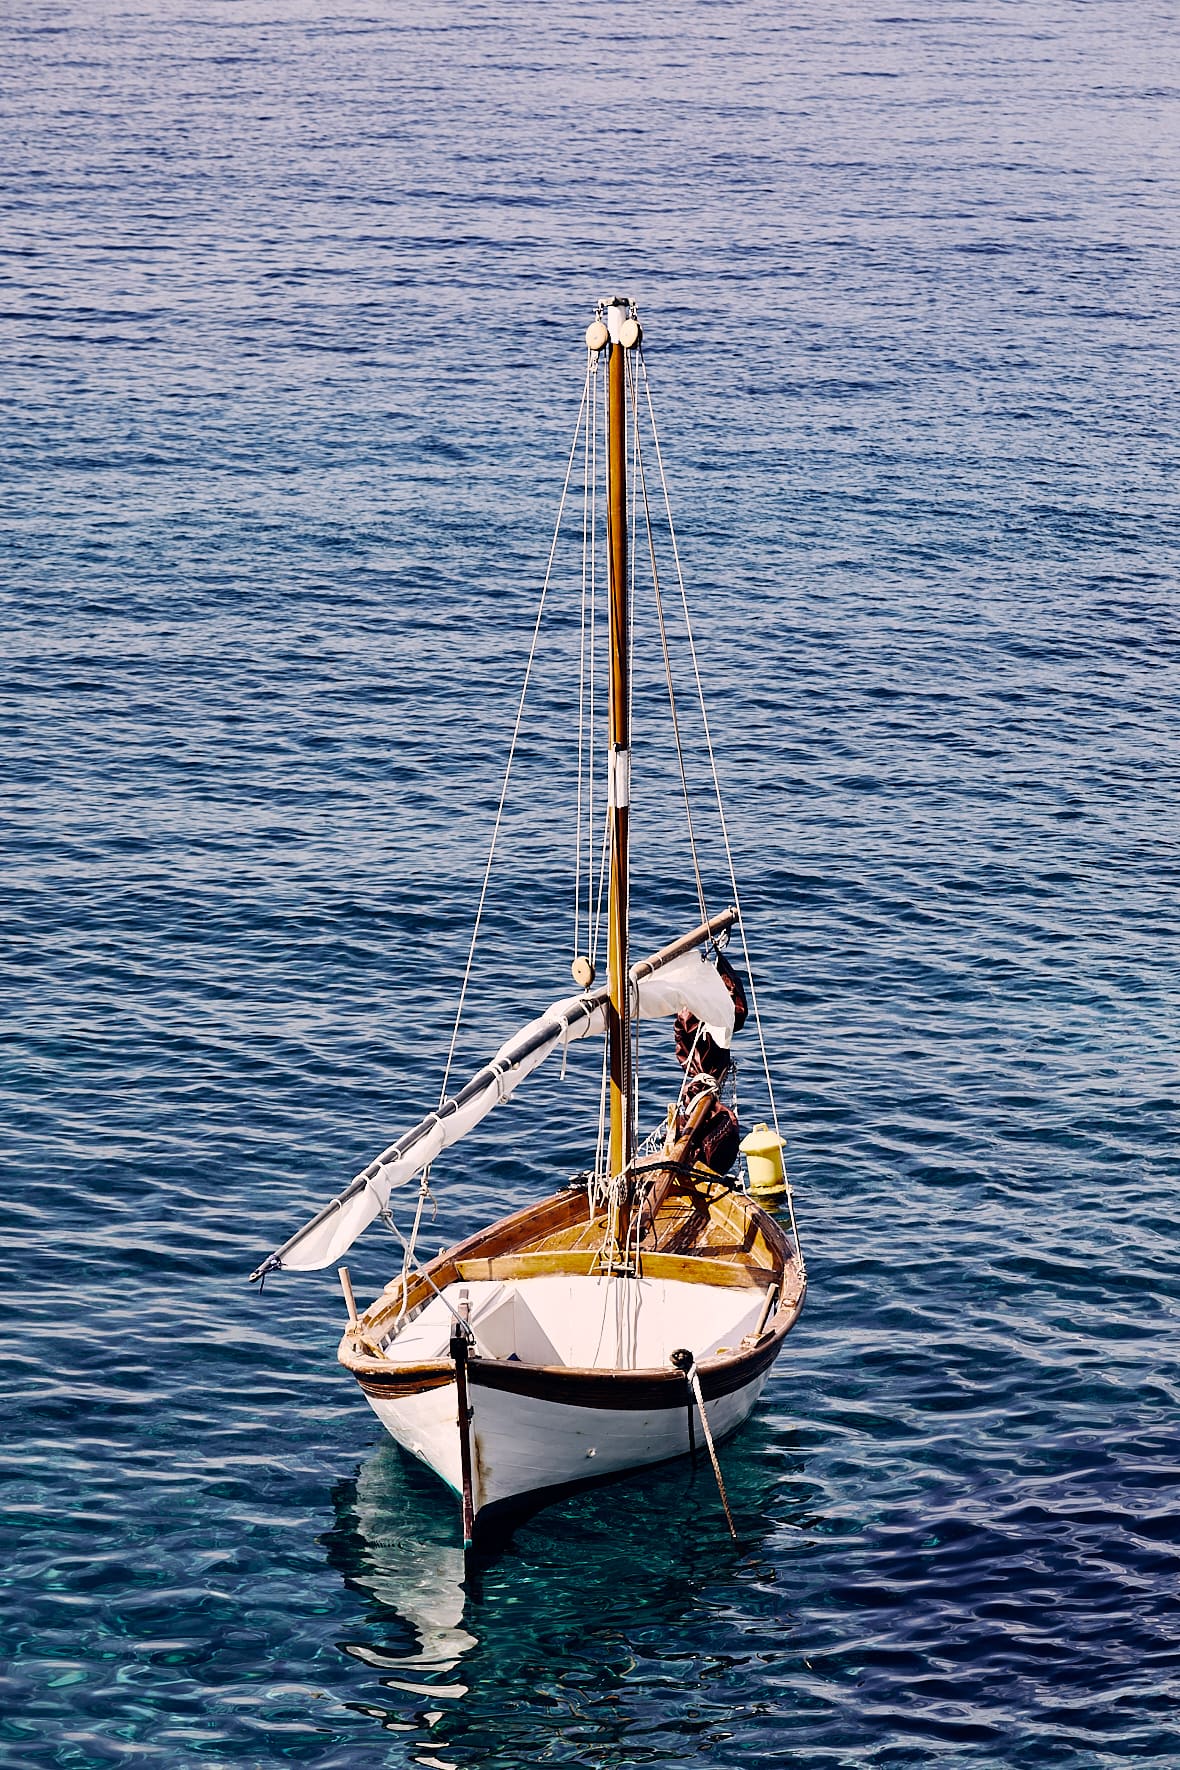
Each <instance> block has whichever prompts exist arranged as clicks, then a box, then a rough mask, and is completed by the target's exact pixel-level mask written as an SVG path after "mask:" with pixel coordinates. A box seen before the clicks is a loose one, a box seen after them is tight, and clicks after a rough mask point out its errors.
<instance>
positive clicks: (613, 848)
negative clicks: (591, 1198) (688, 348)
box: [605, 297, 640, 1178]
mask: <svg viewBox="0 0 1180 1770" xmlns="http://www.w3.org/2000/svg"><path fill="white" fill-rule="evenodd" d="M605 317H606V327H607V332H608V335H609V339H610V342H609V345H608V347H607V351H608V354H607V400H606V411H607V501H606V546H607V581H608V588H609V600H610V696H609V703H608V735H609V742H610V748H609V756H610V794H609V801H610V887H609V912H608V922H607V988H608V990H609V992H610V1006H609V1008H608V1010H607V1065H608V1075H609V1081H610V1146H609V1173H610V1175H611V1177H612V1178H613V1177H614V1176H615V1175H617V1174H621V1173H623V1172H624V1170H625V1169H626V1168H627V1167H628V1165H629V1164H630V1161H631V1157H632V1155H633V1153H634V1149H635V1132H634V1126H633V1123H632V1111H633V1101H632V1088H631V991H630V987H629V973H630V962H629V955H628V879H627V859H628V840H629V825H630V816H631V674H630V661H631V660H630V650H631V611H630V597H629V591H630V586H629V584H628V581H627V362H626V357H627V352H628V351H629V350H631V349H633V348H634V346H635V345H636V344H638V342H639V337H640V332H639V323H638V321H637V320H636V319H635V317H634V313H633V310H632V305H631V303H630V302H629V301H627V300H624V299H621V298H619V297H616V298H615V299H614V300H613V301H611V302H610V304H609V305H608V307H607V309H606V316H605Z"/></svg>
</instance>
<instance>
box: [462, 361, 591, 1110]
mask: <svg viewBox="0 0 1180 1770" xmlns="http://www.w3.org/2000/svg"><path fill="white" fill-rule="evenodd" d="M590 377H591V366H590V361H589V358H587V361H586V380H585V383H584V384H583V387H582V403H581V405H580V406H579V407H578V417H577V422H576V423H575V425H574V440H573V442H572V443H571V444H570V452H569V459H568V461H567V462H566V465H565V480H564V482H563V484H562V488H561V502H560V504H559V505H558V507H557V521H556V523H555V524H554V527H553V540H552V542H551V543H550V546H549V558H548V561H547V563H546V566H545V578H544V582H543V583H542V585H541V600H540V603H539V605H538V607H537V618H536V620H535V621H534V623H533V636H532V640H531V641H530V644H529V655H528V661H527V663H526V664H525V671H524V682H523V683H522V684H521V689H520V702H519V705H518V706H517V709H516V722H515V724H514V725H513V727H512V741H511V743H510V744H509V746H508V762H507V765H506V766H505V769H504V783H503V785H502V786H501V788H500V803H499V804H498V805H497V807H496V821H495V823H494V824H493V826H492V840H491V845H490V847H489V849H488V863H487V866H486V867H485V868H484V874H483V884H482V886H481V887H480V893H479V903H478V905H477V906H476V911H475V927H474V928H473V929H472V931H471V946H470V948H469V949H468V953H467V964H466V967H465V969H464V972H463V987H462V989H461V990H460V991H459V1006H458V1008H457V1009H456V1011H455V1026H454V1030H453V1031H452V1033H451V1044H450V1049H449V1050H448V1052H447V1063H446V1068H445V1070H444V1071H443V1079H442V1088H441V1089H440V1091H439V1096H438V1103H439V1106H440V1107H441V1106H442V1104H443V1102H444V1101H445V1099H446V1097H447V1083H448V1082H449V1081H450V1078H451V1065H452V1063H453V1062H454V1061H455V1047H456V1045H457V1044H458V1041H459V1027H460V1024H461V1023H462V1019H463V1007H464V1004H465V1003H466V1001H467V986H468V985H469V983H470V982H471V967H472V965H473V964H474V962H475V944H476V941H477V940H478V939H479V930H480V924H481V923H482V921H483V907H484V902H485V900H486V898H487V894H488V881H489V880H490V878H491V876H492V862H493V860H494V859H495V857H496V842H497V840H498V838H499V835H500V825H501V823H502V822H503V818H504V806H505V803H506V801H507V798H508V783H509V781H510V780H511V778H512V764H513V761H514V759H515V756H516V744H517V740H518V738H519V737H520V726H521V721H522V719H523V718H524V704H525V700H526V698H527V696H528V692H529V682H530V680H531V678H532V673H533V661H534V659H535V658H536V655H537V639H538V637H539V635H540V632H541V617H542V616H543V615H544V613H545V599H546V597H547V596H548V594H549V580H550V578H551V577H552V575H553V560H554V556H555V554H556V552H557V538H558V536H559V534H560V533H561V519H562V516H563V515H564V513H565V500H566V494H567V492H568V491H569V484H570V475H571V474H572V473H573V470H574V456H575V454H576V453H577V448H578V437H579V435H580V434H581V429H582V418H583V416H584V414H585V411H586V403H587V398H588V394H589V387H590Z"/></svg>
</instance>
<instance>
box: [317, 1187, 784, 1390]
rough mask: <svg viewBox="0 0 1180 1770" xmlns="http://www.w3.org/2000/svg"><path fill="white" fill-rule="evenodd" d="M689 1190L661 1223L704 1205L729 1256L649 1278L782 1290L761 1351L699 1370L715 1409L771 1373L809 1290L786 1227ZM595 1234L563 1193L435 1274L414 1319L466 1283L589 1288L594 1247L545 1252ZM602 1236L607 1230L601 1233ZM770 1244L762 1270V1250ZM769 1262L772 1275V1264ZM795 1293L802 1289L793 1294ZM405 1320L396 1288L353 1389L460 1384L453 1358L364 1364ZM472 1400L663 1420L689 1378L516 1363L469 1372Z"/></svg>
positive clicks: (655, 1268)
mask: <svg viewBox="0 0 1180 1770" xmlns="http://www.w3.org/2000/svg"><path fill="white" fill-rule="evenodd" d="M704 1195H705V1187H704V1186H701V1187H699V1188H698V1187H689V1188H685V1189H683V1190H681V1191H678V1192H677V1193H676V1194H674V1195H671V1196H670V1197H669V1198H668V1199H667V1200H666V1201H665V1205H664V1208H663V1209H662V1210H661V1213H660V1215H659V1217H658V1219H657V1223H656V1226H655V1227H656V1229H657V1231H658V1230H659V1229H661V1228H663V1227H665V1226H666V1216H667V1218H674V1214H675V1211H676V1209H677V1206H678V1205H679V1206H680V1207H681V1208H684V1207H688V1208H690V1210H691V1208H692V1207H693V1206H694V1204H695V1203H696V1202H697V1201H698V1199H700V1200H701V1202H703V1203H705V1205H706V1208H707V1210H708V1223H709V1228H710V1230H716V1231H718V1232H720V1233H722V1234H729V1235H732V1236H733V1237H734V1240H733V1241H732V1242H729V1243H726V1244H723V1246H721V1247H718V1246H712V1245H709V1244H707V1243H706V1244H704V1245H702V1246H701V1249H700V1251H699V1252H696V1253H692V1252H685V1253H662V1252H659V1251H656V1250H653V1251H651V1252H644V1253H643V1255H642V1271H643V1274H644V1276H645V1277H649V1278H655V1279H674V1280H679V1281H681V1282H687V1283H690V1284H704V1285H709V1286H714V1287H716V1286H723V1287H725V1288H726V1289H749V1290H760V1291H764V1292H769V1290H770V1288H771V1286H773V1285H775V1284H777V1285H780V1286H781V1287H782V1292H781V1296H780V1301H779V1303H778V1306H777V1308H776V1310H775V1313H774V1315H773V1316H772V1317H771V1319H770V1321H769V1322H767V1324H766V1326H765V1327H764V1329H763V1331H762V1333H761V1334H760V1335H759V1337H758V1339H757V1341H756V1343H755V1344H754V1345H753V1346H748V1347H740V1348H737V1349H736V1350H734V1351H729V1350H726V1351H724V1352H722V1353H720V1354H717V1355H714V1356H713V1357H712V1358H706V1359H702V1360H701V1363H700V1366H699V1370H700V1377H701V1388H702V1391H703V1393H704V1396H705V1398H706V1400H710V1401H711V1400H716V1399H718V1398H720V1397H721V1396H724V1395H729V1394H731V1393H732V1392H733V1391H734V1390H736V1389H741V1388H744V1387H745V1385H746V1384H748V1383H750V1382H752V1381H754V1380H755V1379H756V1378H757V1377H758V1376H760V1375H761V1374H762V1373H763V1372H764V1371H765V1370H767V1369H768V1368H769V1366H770V1365H771V1364H772V1363H773V1362H774V1360H775V1358H776V1357H777V1356H778V1353H779V1350H780V1349H781V1347H782V1343H783V1341H784V1340H785V1338H786V1336H787V1334H788V1333H789V1331H790V1329H791V1328H792V1327H793V1326H794V1323H795V1320H796V1318H797V1317H798V1315H799V1312H800V1310H801V1309H802V1307H803V1299H804V1294H805V1290H806V1283H805V1280H804V1278H803V1275H802V1272H801V1270H800V1267H799V1265H798V1261H797V1258H796V1256H795V1252H794V1248H793V1246H792V1244H791V1243H790V1241H789V1240H788V1238H787V1236H786V1234H785V1233H784V1231H783V1229H782V1227H781V1226H780V1225H779V1224H778V1223H776V1222H775V1220H774V1218H773V1217H771V1216H770V1215H769V1214H768V1213H767V1212H766V1211H764V1210H763V1209H762V1208H761V1206H759V1205H757V1204H756V1203H755V1202H754V1201H753V1200H752V1199H750V1198H748V1197H747V1195H746V1194H744V1193H736V1192H732V1191H730V1190H729V1189H725V1190H724V1191H722V1192H721V1193H720V1194H719V1195H718V1194H717V1193H716V1188H715V1187H713V1186H709V1187H708V1196H704ZM584 1225H588V1209H587V1204H586V1197H585V1194H584V1193H583V1192H580V1191H578V1190H575V1189H568V1188H567V1189H566V1190H565V1191H563V1192H559V1193H554V1194H553V1195H552V1196H551V1197H549V1198H547V1199H543V1200H541V1201H540V1202H539V1203H538V1204H535V1205H529V1206H526V1207H525V1208H524V1209H523V1210H520V1211H516V1212H514V1213H513V1214H512V1215H511V1216H509V1217H505V1218H502V1219H501V1220H500V1221H499V1222H498V1223H493V1224H492V1225H490V1226H489V1227H487V1228H485V1229H481V1230H479V1231H478V1232H477V1233H476V1234H475V1235H472V1236H469V1237H468V1238H467V1239H466V1240H465V1241H462V1242H460V1243H458V1244H457V1245H456V1246H455V1247H453V1248H450V1249H448V1250H447V1251H446V1252H445V1253H443V1254H440V1255H439V1256H438V1257H437V1258H436V1259H434V1260H432V1261H430V1262H429V1264H428V1265H427V1266H426V1267H425V1269H424V1271H423V1272H422V1273H419V1274H418V1275H416V1277H415V1278H413V1279H412V1280H411V1282H410V1285H409V1294H408V1297H407V1299H406V1313H407V1315H410V1314H416V1313H418V1311H419V1310H420V1309H421V1308H422V1307H424V1306H425V1304H426V1303H428V1302H429V1301H430V1299H431V1298H432V1297H433V1296H434V1295H435V1294H436V1287H437V1289H438V1290H443V1289H445V1288H446V1287H447V1286H448V1285H451V1284H455V1283H457V1282H460V1281H462V1280H465V1279H466V1280H469V1281H477V1280H480V1279H485V1280H486V1279H500V1280H504V1281H508V1280H511V1279H527V1278H529V1277H541V1276H545V1275H549V1274H561V1273H568V1274H570V1275H571V1276H574V1277H587V1276H591V1275H592V1274H593V1273H594V1271H596V1270H597V1269H598V1267H597V1244H595V1245H594V1246H586V1247H577V1246H564V1247H560V1246H559V1247H553V1246H548V1247H546V1246H544V1245H542V1246H541V1247H538V1246H537V1243H538V1241H540V1242H542V1243H544V1242H545V1240H546V1239H547V1238H548V1237H552V1236H555V1235H557V1236H560V1235H561V1234H562V1233H563V1232H564V1231H568V1230H569V1229H570V1228H571V1226H584ZM593 1227H594V1229H595V1230H596V1231H597V1232H598V1233H601V1219H599V1220H598V1221H596V1223H595V1224H594V1225H593ZM759 1243H760V1244H761V1247H760V1251H762V1250H765V1251H764V1252H763V1255H762V1258H760V1259H758V1258H755V1257H754V1252H753V1249H754V1247H755V1246H756V1245H758V1244H759ZM767 1257H769V1259H770V1260H771V1261H772V1262H773V1263H772V1264H766V1263H764V1262H765V1261H766V1259H767ZM792 1281H794V1282H792ZM401 1309H402V1299H401V1285H400V1284H398V1283H395V1284H394V1285H392V1286H390V1287H389V1288H388V1289H387V1290H386V1291H385V1292H383V1293H382V1295H381V1296H380V1297H378V1298H377V1299H376V1300H375V1302H374V1303H372V1304H371V1305H370V1307H369V1308H368V1309H367V1310H366V1311H365V1313H364V1314H363V1315H362V1316H361V1318H360V1320H359V1322H358V1324H357V1327H356V1329H355V1330H354V1331H353V1332H351V1333H346V1334H345V1335H344V1337H343V1339H342V1340H341V1343H340V1348H339V1353H338V1356H339V1360H340V1363H341V1364H342V1365H344V1366H345V1368H346V1369H347V1370H350V1371H351V1372H352V1374H353V1375H354V1376H355V1377H356V1379H357V1381H358V1382H359V1384H360V1386H361V1388H362V1389H363V1390H364V1392H365V1394H366V1395H369V1396H372V1397H376V1398H382V1397H384V1398H386V1399H395V1398H398V1397H403V1396H408V1395H418V1394H423V1393H425V1392H426V1391H428V1390H431V1389H438V1388H441V1387H443V1386H444V1385H445V1384H447V1383H453V1382H454V1379H455V1371H454V1365H453V1363H452V1361H451V1360H450V1358H436V1359H429V1360H418V1361H414V1362H410V1363H400V1364H399V1363H398V1362H397V1360H396V1358H395V1357H394V1358H391V1357H388V1356H384V1355H383V1356H374V1355H373V1354H371V1353H368V1352H365V1351H364V1350H363V1349H362V1347H361V1345H360V1343H359V1342H360V1339H361V1338H362V1337H363V1338H365V1339H368V1340H369V1341H370V1342H371V1341H373V1340H374V1339H379V1338H380V1337H381V1335H382V1334H383V1333H386V1332H388V1331H389V1330H390V1329H391V1328H392V1327H393V1326H394V1325H395V1323H396V1321H397V1318H398V1316H399V1314H400V1313H401ZM467 1375H468V1382H469V1384H470V1385H471V1387H472V1389H484V1390H500V1391H504V1392H508V1393H512V1394H516V1395H522V1396H529V1397H533V1398H535V1399H537V1400H541V1401H551V1402H559V1403H561V1404H563V1405H565V1406H570V1407H584V1408H591V1409H610V1408H615V1409H618V1410H620V1411H626V1412H630V1411H638V1410H651V1409H655V1410H662V1409H664V1408H667V1407H682V1406H683V1405H684V1378H683V1375H682V1374H681V1373H680V1372H679V1371H673V1370H670V1369H668V1368H666V1367H657V1368H652V1369H642V1370H633V1371H620V1370H604V1369H602V1368H600V1367H593V1368H580V1367H576V1366H571V1365H531V1364H524V1363H520V1362H518V1361H512V1362H509V1361H507V1360H501V1359H488V1358H481V1357H479V1356H476V1355H473V1356H472V1357H471V1358H470V1359H469V1361H468V1367H467Z"/></svg>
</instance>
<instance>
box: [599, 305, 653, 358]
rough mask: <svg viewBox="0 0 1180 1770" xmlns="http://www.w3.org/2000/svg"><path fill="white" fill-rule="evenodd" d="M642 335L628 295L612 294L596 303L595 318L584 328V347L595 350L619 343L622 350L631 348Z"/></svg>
mask: <svg viewBox="0 0 1180 1770" xmlns="http://www.w3.org/2000/svg"><path fill="white" fill-rule="evenodd" d="M642 337H643V328H642V327H641V326H640V324H639V319H638V316H637V314H636V311H635V303H634V302H633V301H632V300H631V297H630V296H629V295H614V296H612V297H611V299H610V300H609V301H600V302H599V303H598V306H597V308H596V309H595V318H594V320H593V322H592V323H591V325H590V326H588V327H587V330H586V348H587V349H588V350H593V351H595V352H597V351H600V350H605V349H606V347H607V345H608V344H621V345H622V346H623V349H624V350H632V349H634V347H635V345H637V344H638V343H639V342H640V340H641V339H642Z"/></svg>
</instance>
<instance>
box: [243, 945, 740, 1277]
mask: <svg viewBox="0 0 1180 1770" xmlns="http://www.w3.org/2000/svg"><path fill="white" fill-rule="evenodd" d="M635 969H636V971H638V972H639V973H640V975H639V977H638V980H637V979H636V976H635V972H633V973H632V979H631V989H632V1011H633V1012H634V1013H637V1014H638V1015H639V1017H640V1019H641V1020H655V1019H659V1018H660V1017H661V1016H664V1015H668V1014H681V1013H686V1012H687V1013H690V1014H695V1015H696V1017H697V1019H698V1020H699V1021H700V1022H701V1023H702V1025H703V1026H704V1027H705V1029H706V1031H707V1032H708V1033H709V1034H710V1036H711V1037H712V1038H713V1039H714V1040H715V1041H716V1042H717V1044H719V1045H723V1046H728V1045H729V1043H730V1041H731V1039H732V1038H733V1020H734V1015H733V1002H732V1000H731V998H730V995H729V991H728V990H727V989H726V987H725V984H724V983H723V982H722V980H721V978H720V976H719V975H718V972H717V969H716V967H715V966H714V965H713V964H711V963H710V962H709V960H707V959H706V958H704V957H703V955H702V954H701V953H700V952H698V951H697V950H696V949H695V948H694V949H690V950H689V951H688V952H685V953H679V954H677V955H676V956H675V957H674V958H671V959H669V960H667V961H666V962H665V963H663V964H660V965H657V966H654V967H653V962H652V961H650V960H649V961H648V962H647V964H646V965H641V966H637V967H636V968H635ZM606 1007H607V996H606V991H605V990H598V991H596V992H595V993H594V994H593V995H582V996H566V997H565V998H563V1000H562V1001H560V1002H555V1003H554V1004H553V1006H552V1007H551V1008H548V1009H546V1011H545V1013H544V1014H541V1015H539V1016H538V1017H537V1019H536V1020H530V1021H529V1023H528V1025H527V1026H524V1027H522V1028H521V1030H520V1031H519V1032H517V1033H514V1034H513V1036H512V1038H510V1039H508V1040H507V1041H506V1042H505V1043H504V1044H503V1045H501V1046H500V1049H499V1050H498V1051H497V1052H496V1055H495V1056H494V1057H493V1058H492V1060H491V1062H490V1063H489V1064H487V1065H486V1066H485V1067H484V1068H483V1069H481V1070H480V1071H479V1073H478V1074H477V1075H475V1076H473V1077H472V1079H471V1080H470V1081H469V1082H468V1083H467V1084H466V1086H465V1087H463V1088H461V1089H460V1090H459V1092H458V1093H457V1094H454V1095H452V1096H451V1097H450V1099H448V1100H444V1101H443V1103H442V1105H441V1106H440V1107H439V1108H438V1110H437V1112H432V1113H430V1114H429V1115H428V1116H427V1117H426V1118H424V1119H423V1120H422V1121H421V1122H420V1123H419V1124H417V1125H415V1126H414V1127H413V1129H412V1130H410V1131H407V1132H405V1133H404V1134H403V1135H402V1136H401V1137H399V1138H398V1140H397V1141H396V1142H395V1143H391V1144H390V1145H389V1147H388V1149H385V1150H383V1151H382V1152H381V1154H380V1155H379V1156H377V1157H376V1159H375V1160H374V1161H371V1162H370V1163H369V1165H368V1167H367V1168H364V1169H362V1171H361V1172H360V1173H359V1174H358V1175H357V1176H356V1178H355V1179H354V1180H353V1181H352V1182H351V1184H350V1185H349V1186H347V1187H345V1189H344V1191H343V1192H342V1193H341V1194H340V1196H339V1197H338V1198H334V1199H332V1201H331V1202H330V1203H329V1204H327V1205H325V1206H324V1208H323V1210H321V1211H319V1212H317V1214H316V1215H315V1216H314V1217H313V1218H312V1219H311V1221H310V1222H309V1223H307V1224H305V1225H304V1227H303V1228H302V1229H300V1230H298V1231H297V1232H296V1233H295V1234H294V1235H293V1236H292V1237H291V1238H290V1240H289V1241H287V1242H285V1243H284V1244H283V1246H282V1247H281V1248H279V1249H278V1250H277V1252H276V1253H274V1254H271V1255H270V1256H269V1257H268V1259H266V1260H264V1261H263V1263H262V1265H261V1266H260V1267H259V1268H258V1269H257V1271H256V1272H254V1273H253V1274H252V1275H251V1276H252V1277H254V1278H262V1277H265V1275H266V1273H268V1272H273V1271H276V1270H279V1269H282V1270H283V1271H291V1272H313V1271H315V1270H317V1269H318V1268H319V1267H322V1266H330V1265H331V1264H332V1262H333V1260H338V1259H339V1258H340V1257H341V1255H342V1254H344V1253H345V1252H347V1250H348V1249H349V1248H350V1247H351V1246H352V1244H353V1242H354V1241H355V1240H356V1238H357V1236H358V1235H360V1234H361V1232H362V1231H363V1230H365V1229H367V1228H368V1226H369V1224H370V1223H371V1222H372V1221H373V1219H374V1217H376V1216H378V1215H379V1213H380V1212H381V1211H383V1210H385V1209H386V1207H387V1206H388V1204H389V1195H390V1193H391V1192H392V1191H393V1189H394V1187H396V1186H404V1185H405V1184H406V1183H407V1181H410V1180H412V1179H413V1178H414V1176H415V1175H416V1174H420V1173H421V1172H422V1170H423V1168H425V1167H426V1166H427V1165H428V1164H429V1163H430V1162H432V1161H434V1160H435V1158H436V1157H437V1156H439V1155H441V1154H442V1151H443V1150H444V1149H449V1148H450V1146H451V1145H452V1144H453V1143H457V1142H458V1141H459V1139H460V1138H461V1137H465V1136H466V1135H467V1133H468V1132H469V1131H471V1130H473V1129H474V1127H475V1126H476V1125H478V1124H479V1122H480V1120H481V1119H484V1118H486V1117H487V1115H488V1113H490V1112H491V1111H492V1110H493V1108H495V1107H497V1106H499V1105H500V1103H501V1102H502V1101H504V1100H507V1099H508V1097H509V1095H510V1094H511V1093H513V1091H514V1090H515V1089H516V1088H517V1087H518V1086H519V1085H520V1083H521V1082H522V1081H523V1080H524V1078H525V1077H526V1076H527V1075H531V1074H532V1072H533V1070H535V1069H536V1068H538V1066H539V1065H540V1064H542V1063H543V1062H544V1061H545V1059H546V1057H548V1056H549V1054H550V1052H551V1051H552V1050H553V1049H554V1048H555V1046H556V1045H558V1044H559V1043H564V1044H572V1043H573V1042H574V1041H575V1040H578V1039H584V1038H586V1037H588V1036H589V1035H590V1034H592V1033H602V1032H603V1031H604V1030H605V1027H606Z"/></svg>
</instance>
